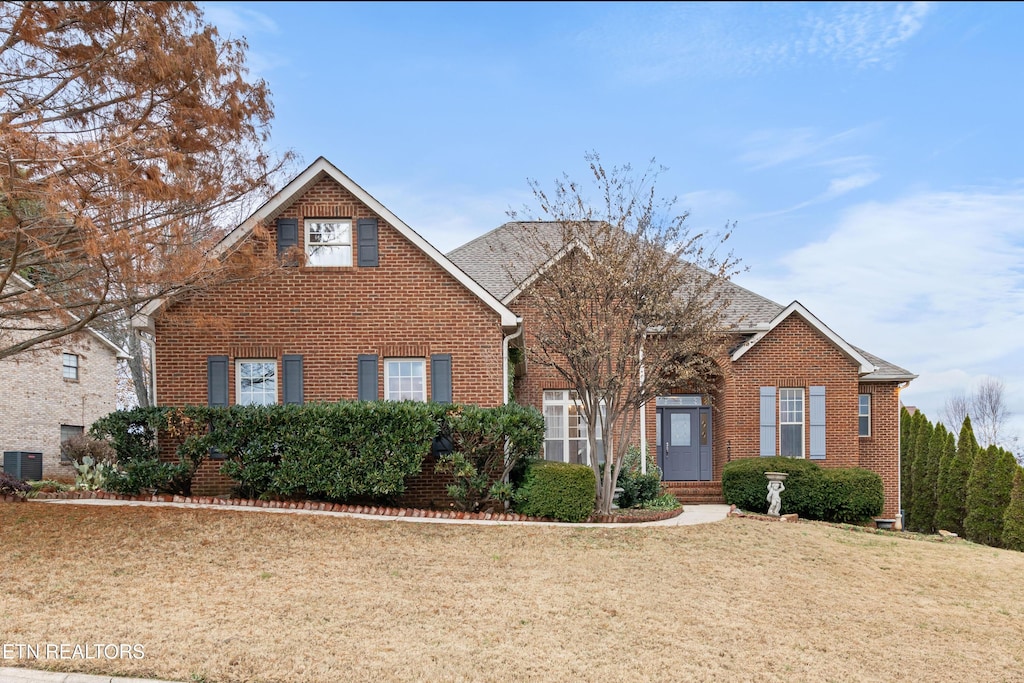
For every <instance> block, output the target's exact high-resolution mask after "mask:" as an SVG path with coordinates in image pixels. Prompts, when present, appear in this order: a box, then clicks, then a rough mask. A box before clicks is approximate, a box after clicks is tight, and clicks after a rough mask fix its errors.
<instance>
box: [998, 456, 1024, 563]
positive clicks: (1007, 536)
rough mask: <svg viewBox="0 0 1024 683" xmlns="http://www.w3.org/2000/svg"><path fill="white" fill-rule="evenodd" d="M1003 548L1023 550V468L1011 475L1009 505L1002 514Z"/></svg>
mask: <svg viewBox="0 0 1024 683" xmlns="http://www.w3.org/2000/svg"><path fill="white" fill-rule="evenodd" d="M1003 547H1004V548H1009V549H1010V550H1024V467H1018V468H1017V471H1016V472H1014V475H1013V490H1012V491H1011V493H1010V504H1009V505H1007V506H1006V512H1005V513H1004V514H1003Z"/></svg>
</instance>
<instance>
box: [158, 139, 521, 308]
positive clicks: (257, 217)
mask: <svg viewBox="0 0 1024 683" xmlns="http://www.w3.org/2000/svg"><path fill="white" fill-rule="evenodd" d="M323 178H331V179H332V180H334V181H335V182H336V183H338V184H339V185H341V186H342V187H343V188H345V189H346V190H348V191H349V192H351V193H352V194H353V195H354V196H355V197H356V198H357V199H358V200H359V201H360V202H362V203H363V204H365V205H366V206H367V207H369V209H370V210H371V211H373V212H374V213H376V214H377V215H378V216H380V217H381V218H383V219H384V220H385V221H386V222H387V223H388V224H389V225H391V227H393V228H394V229H395V230H397V231H398V233H399V234H401V235H402V236H403V237H405V238H406V239H407V240H409V241H410V242H412V243H413V244H414V245H415V246H416V247H418V248H419V249H420V251H422V252H423V253H424V254H426V255H427V256H428V257H429V258H430V259H431V260H432V261H434V262H435V263H436V264H437V265H439V266H440V267H441V268H442V270H444V271H445V272H447V273H448V274H449V275H451V276H452V277H454V278H455V279H456V280H458V281H459V283H461V284H462V285H463V286H464V287H465V288H466V289H468V290H469V291H470V292H472V293H473V294H474V295H476V296H477V298H479V299H480V300H481V301H483V302H484V303H485V304H486V305H487V306H488V307H489V308H490V309H491V310H493V311H494V312H495V313H497V314H498V316H499V317H500V318H501V325H502V327H508V328H511V327H515V326H516V325H518V323H519V318H518V316H516V314H515V313H513V312H512V311H510V310H509V309H508V308H507V307H506V306H505V305H504V304H503V303H502V302H501V301H499V300H498V298H497V297H495V296H494V295H493V294H492V293H491V292H490V291H488V290H487V289H486V288H484V287H482V286H481V285H480V283H478V282H477V281H476V280H474V279H473V278H471V277H469V276H468V275H467V274H466V273H465V272H463V271H462V270H461V269H460V268H459V267H458V266H456V265H455V264H454V263H452V261H451V260H449V259H448V258H447V257H446V256H445V255H444V254H442V253H441V252H440V251H438V250H437V248H436V247H434V245H432V244H431V243H430V242H428V241H427V240H425V239H424V238H423V237H422V236H421V235H420V234H419V233H418V232H416V231H415V230H413V229H412V228H411V227H409V226H408V225H406V224H405V223H404V222H403V221H402V220H401V219H400V218H398V216H396V215H395V214H393V213H391V211H390V210H389V209H388V208H387V207H386V206H384V205H383V204H381V203H380V202H379V201H377V200H376V199H374V197H373V196H371V195H370V193H369V192H367V191H366V190H364V189H363V188H361V187H360V186H359V185H358V184H356V182H355V181H353V180H352V179H351V178H349V177H348V176H347V175H345V174H344V173H342V172H341V171H340V170H338V168H337V167H336V166H335V165H334V164H332V163H331V162H329V161H328V160H327V159H325V158H324V157H320V158H318V159H317V160H316V161H314V162H313V163H312V164H310V165H309V166H308V167H307V168H306V170H304V171H303V172H302V173H300V174H299V175H297V176H296V177H295V178H293V179H292V181H291V182H289V183H288V184H287V185H285V186H284V187H283V188H282V189H281V190H280V191H278V192H277V194H275V195H274V196H273V197H271V198H270V199H268V200H267V201H266V202H265V203H264V204H263V205H262V206H261V207H260V208H258V209H257V210H256V211H255V212H254V213H253V214H252V215H251V216H249V218H247V219H246V220H245V221H243V222H242V223H241V224H240V225H239V226H238V227H236V228H235V229H234V230H232V231H231V232H229V233H228V234H227V235H225V236H224V237H223V238H222V239H221V241H220V242H218V243H217V245H216V246H215V247H214V248H213V250H212V251H211V252H210V255H211V256H213V257H220V256H223V255H224V254H227V253H228V252H230V250H231V249H232V248H233V247H235V246H236V245H238V244H239V243H240V242H241V241H242V240H243V239H245V238H246V237H248V236H249V235H250V234H252V231H253V230H254V229H255V228H256V226H257V225H259V224H260V223H262V222H263V221H268V220H271V219H273V218H275V217H276V216H278V215H279V214H280V213H281V212H283V211H284V210H286V209H287V208H288V207H289V206H291V205H292V204H293V203H294V202H295V201H296V200H297V199H298V198H299V197H301V196H302V194H303V193H304V192H305V191H306V190H308V189H309V188H310V187H312V186H313V185H315V184H316V183H318V182H320V180H322V179H323ZM166 303H167V300H166V299H155V300H153V301H151V302H150V303H149V304H147V305H146V306H145V307H144V308H143V309H142V311H141V312H140V315H141V316H144V317H146V318H148V317H150V316H152V315H154V314H155V313H157V312H159V311H160V310H161V309H162V308H163V307H164V306H165V305H166Z"/></svg>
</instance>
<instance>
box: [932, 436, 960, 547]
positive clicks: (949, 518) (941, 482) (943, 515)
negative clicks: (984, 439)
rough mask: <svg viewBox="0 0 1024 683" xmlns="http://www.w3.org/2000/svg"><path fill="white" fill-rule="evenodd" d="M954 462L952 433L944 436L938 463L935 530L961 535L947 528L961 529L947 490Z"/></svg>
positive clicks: (953, 499) (954, 450)
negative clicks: (943, 444)
mask: <svg viewBox="0 0 1024 683" xmlns="http://www.w3.org/2000/svg"><path fill="white" fill-rule="evenodd" d="M955 462H956V438H955V437H954V436H953V434H952V432H948V433H947V434H946V445H945V449H943V451H942V461H941V462H940V463H939V478H938V481H936V484H935V528H936V529H940V528H941V529H946V530H947V531H953V532H955V533H958V535H963V531H962V530H956V529H955V528H949V526H950V525H954V526H961V527H963V523H962V522H963V518H957V517H956V507H955V498H953V497H951V496H950V494H951V492H950V490H949V477H950V474H951V472H952V470H953V466H954V465H955Z"/></svg>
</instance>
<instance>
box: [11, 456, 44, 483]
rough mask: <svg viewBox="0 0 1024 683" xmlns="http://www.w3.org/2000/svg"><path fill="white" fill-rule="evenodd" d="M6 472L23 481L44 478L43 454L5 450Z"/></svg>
mask: <svg viewBox="0 0 1024 683" xmlns="http://www.w3.org/2000/svg"><path fill="white" fill-rule="evenodd" d="M4 472H6V473H7V474H10V475H12V476H15V477H17V478H18V479H21V480H22V481H38V480H40V479H42V478H43V454H42V453H34V452H32V451H4Z"/></svg>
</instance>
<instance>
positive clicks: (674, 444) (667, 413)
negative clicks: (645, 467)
mask: <svg viewBox="0 0 1024 683" xmlns="http://www.w3.org/2000/svg"><path fill="white" fill-rule="evenodd" d="M659 410H660V412H661V420H660V422H661V443H659V444H658V461H659V462H658V464H659V465H660V466H661V470H662V477H663V478H664V480H665V481H711V409H710V408H708V407H699V408H698V407H692V408H667V407H666V408H661V409H659Z"/></svg>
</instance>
